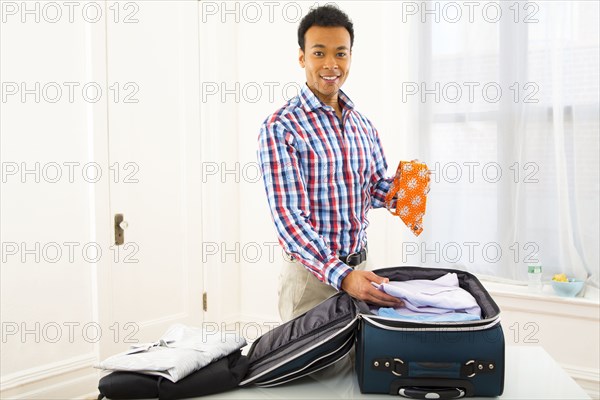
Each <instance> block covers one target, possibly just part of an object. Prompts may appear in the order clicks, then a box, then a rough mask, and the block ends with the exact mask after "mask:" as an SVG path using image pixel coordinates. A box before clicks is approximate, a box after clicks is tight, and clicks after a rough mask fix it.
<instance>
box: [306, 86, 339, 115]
mask: <svg viewBox="0 0 600 400" xmlns="http://www.w3.org/2000/svg"><path fill="white" fill-rule="evenodd" d="M311 90H312V89H311ZM313 93H314V94H315V96H317V98H318V99H319V100H321V103H323V104H326V105H328V106H330V107H333V109H334V110H336V111H341V110H342V107H341V106H340V103H339V97H338V92H335V93H333V94H332V95H331V96H323V95H322V94H321V93H318V92H317V91H316V90H315V91H313Z"/></svg>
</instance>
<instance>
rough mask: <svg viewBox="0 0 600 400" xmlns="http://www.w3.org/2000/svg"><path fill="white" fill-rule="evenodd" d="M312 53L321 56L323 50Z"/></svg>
mask: <svg viewBox="0 0 600 400" xmlns="http://www.w3.org/2000/svg"><path fill="white" fill-rule="evenodd" d="M313 54H314V55H315V56H317V57H321V56H322V55H323V52H322V51H315V52H314V53H313Z"/></svg>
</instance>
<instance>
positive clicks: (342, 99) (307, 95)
mask: <svg viewBox="0 0 600 400" xmlns="http://www.w3.org/2000/svg"><path fill="white" fill-rule="evenodd" d="M299 98H300V104H301V105H302V108H304V109H305V110H306V111H313V110H316V109H318V108H332V107H331V106H328V105H326V104H324V103H323V102H321V100H319V98H318V97H317V96H316V95H315V94H314V93H313V92H312V90H310V88H309V87H308V85H307V84H306V83H304V86H303V87H302V90H301V91H300V96H299ZM338 101H339V103H340V105H341V106H342V109H346V108H347V109H350V110H351V109H353V108H354V103H353V102H352V100H350V98H349V97H348V95H346V93H344V92H343V91H342V89H340V90H339V91H338Z"/></svg>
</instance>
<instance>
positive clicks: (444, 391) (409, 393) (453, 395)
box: [398, 386, 465, 399]
mask: <svg viewBox="0 0 600 400" xmlns="http://www.w3.org/2000/svg"><path fill="white" fill-rule="evenodd" d="M398 394H399V395H400V396H402V397H406V398H409V399H460V398H461V397H464V396H465V391H464V390H463V389H460V388H441V387H416V386H409V387H401V388H400V389H398Z"/></svg>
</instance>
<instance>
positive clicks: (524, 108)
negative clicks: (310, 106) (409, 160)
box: [394, 1, 600, 286]
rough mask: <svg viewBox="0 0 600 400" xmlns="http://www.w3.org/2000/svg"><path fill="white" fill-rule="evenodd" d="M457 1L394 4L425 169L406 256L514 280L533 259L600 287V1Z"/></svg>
mask: <svg viewBox="0 0 600 400" xmlns="http://www.w3.org/2000/svg"><path fill="white" fill-rule="evenodd" d="M466 3H468V2H438V1H434V2H426V3H413V4H415V5H416V6H417V8H418V11H417V12H416V13H415V11H414V8H412V9H409V11H410V12H409V13H406V11H407V8H406V5H405V6H404V8H403V10H401V11H403V12H404V14H402V17H403V18H404V19H405V21H406V23H409V24H413V29H412V32H413V34H414V42H416V43H419V45H418V46H416V50H415V51H414V52H413V53H414V54H410V57H407V61H404V62H410V63H414V64H415V67H414V68H415V70H416V71H417V72H416V76H418V79H415V81H414V82H404V84H403V91H402V95H403V96H404V99H402V102H403V103H404V104H403V105H404V106H410V104H411V102H412V105H413V106H414V105H415V104H417V106H418V107H417V108H418V110H419V112H418V115H417V116H415V117H414V118H415V126H416V127H417V128H418V134H419V147H420V148H419V153H420V154H421V157H422V159H423V160H425V161H426V162H427V163H428V165H429V166H430V168H431V169H433V170H434V174H433V176H432V180H433V182H432V191H431V192H430V196H429V200H428V201H429V203H428V213H427V216H426V221H425V226H426V231H425V233H424V234H423V235H422V238H420V239H419V240H418V241H417V242H415V244H414V245H412V246H406V245H404V247H403V251H404V252H405V254H403V258H404V261H407V263H408V264H413V265H432V264H436V265H440V264H441V265H447V266H452V267H459V268H464V269H467V270H470V271H473V272H477V273H481V274H487V275H494V276H497V277H499V278H506V279H511V280H513V279H514V280H524V279H526V272H527V265H528V264H533V263H541V264H542V265H543V267H544V273H545V277H546V278H550V276H551V274H554V273H559V272H564V273H566V274H567V275H569V276H576V277H579V278H582V279H587V278H588V277H589V278H590V281H591V282H593V283H594V284H595V285H596V286H597V285H598V272H599V256H598V247H599V217H598V213H599V200H598V199H599V172H598V171H599V161H598V159H599V140H598V138H599V128H600V127H599V119H600V118H599V109H600V104H599V98H598V96H599V84H598V79H599V75H600V72H599V36H598V34H599V32H598V11H599V10H598V2H590V1H564V2H563V1H547V2H512V1H511V2H500V3H497V2H493V3H484V2H482V3H477V4H478V8H474V9H472V15H471V16H469V15H468V14H466V12H468V11H469V8H468V5H467V4H466ZM471 4H474V3H471ZM486 4H490V5H489V6H488V7H486ZM456 5H458V6H456ZM423 7H426V8H427V9H428V10H430V11H433V12H432V13H430V14H426V13H423ZM436 10H437V11H436ZM457 10H459V11H462V17H461V18H460V19H459V20H457V18H456V17H457V15H458V14H457V13H456V12H457ZM436 12H437V13H438V17H439V18H438V21H436V15H435V13H436ZM497 12H500V14H497ZM413 13H414V15H413ZM470 17H471V18H470ZM394 95H397V94H394ZM395 101H398V100H395ZM413 134H414V132H413Z"/></svg>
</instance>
